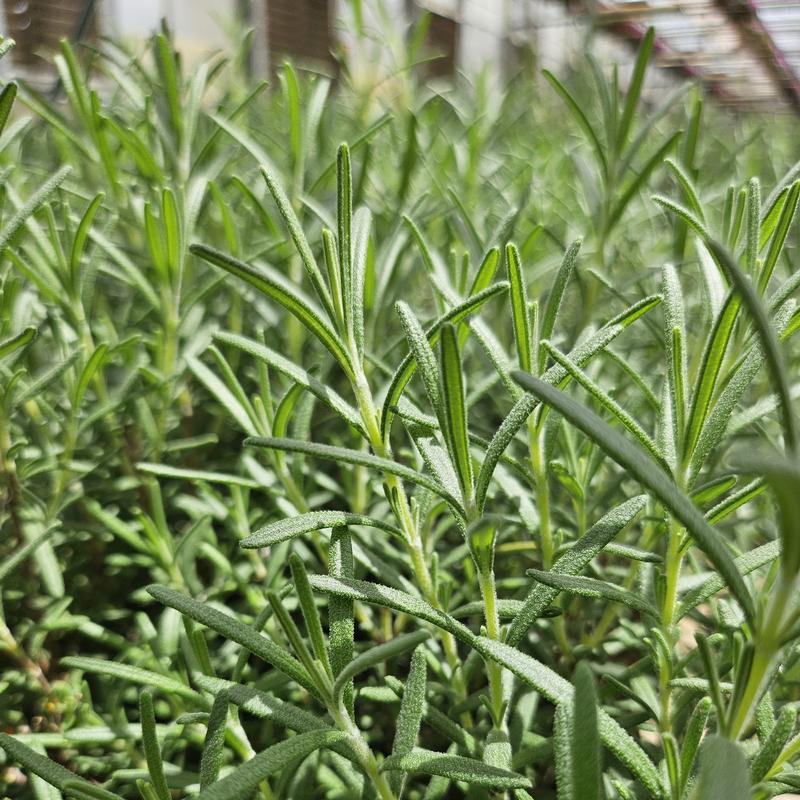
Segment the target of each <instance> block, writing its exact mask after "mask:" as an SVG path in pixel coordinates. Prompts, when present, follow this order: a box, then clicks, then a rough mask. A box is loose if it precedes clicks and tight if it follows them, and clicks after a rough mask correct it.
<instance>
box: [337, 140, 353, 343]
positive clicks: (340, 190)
mask: <svg viewBox="0 0 800 800" xmlns="http://www.w3.org/2000/svg"><path fill="white" fill-rule="evenodd" d="M336 222H337V227H338V234H339V238H338V245H339V269H340V270H341V273H340V277H339V283H340V286H341V289H342V307H343V309H344V322H345V326H346V329H347V330H348V331H352V330H353V243H352V225H353V173H352V168H351V166H350V149H349V148H348V146H347V145H346V144H344V143H342V144H340V145H339V150H338V151H337V153H336Z"/></svg>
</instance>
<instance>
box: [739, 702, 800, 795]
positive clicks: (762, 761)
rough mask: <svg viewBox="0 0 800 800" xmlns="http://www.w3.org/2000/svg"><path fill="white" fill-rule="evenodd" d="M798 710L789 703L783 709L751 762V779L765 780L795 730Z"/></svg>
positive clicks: (757, 781) (754, 780)
mask: <svg viewBox="0 0 800 800" xmlns="http://www.w3.org/2000/svg"><path fill="white" fill-rule="evenodd" d="M796 722H797V710H796V709H794V708H792V707H791V706H789V705H786V706H784V707H783V708H782V709H781V713H780V714H779V715H778V719H777V720H776V722H775V725H773V727H772V730H771V731H770V734H769V736H768V738H767V740H766V741H765V742H763V743H762V745H761V748H760V749H759V751H758V752H757V753H756V756H755V758H754V759H753V761H752V762H751V764H750V780H751V781H752V782H753V783H754V784H756V783H759V782H761V781H763V780H764V778H765V777H766V775H767V773H768V772H769V771H770V769H771V768H772V766H773V764H775V762H776V761H777V760H778V756H780V754H781V753H782V752H783V748H784V747H785V746H786V743H787V742H788V741H789V737H790V736H791V735H792V733H793V732H794V727H795V724H796Z"/></svg>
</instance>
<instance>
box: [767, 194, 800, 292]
mask: <svg viewBox="0 0 800 800" xmlns="http://www.w3.org/2000/svg"><path fill="white" fill-rule="evenodd" d="M798 199H800V181H796V182H795V183H793V184H792V187H791V189H789V192H788V194H787V197H786V201H785V202H784V204H783V208H782V209H781V215H780V217H779V218H778V221H777V224H776V227H775V232H774V233H773V235H772V238H771V239H770V243H769V250H767V255H766V258H765V259H764V265H763V266H762V267H761V274H760V275H759V276H758V293H759V294H761V295H763V294H764V292H765V291H766V290H767V286H768V285H769V280H770V278H771V277H772V273H773V271H774V270H775V266H776V264H777V263H778V258H780V255H781V253H782V252H783V246H784V244H786V238H787V236H788V235H789V229H790V228H791V226H792V222H793V221H794V217H795V213H796V211H797V203H798Z"/></svg>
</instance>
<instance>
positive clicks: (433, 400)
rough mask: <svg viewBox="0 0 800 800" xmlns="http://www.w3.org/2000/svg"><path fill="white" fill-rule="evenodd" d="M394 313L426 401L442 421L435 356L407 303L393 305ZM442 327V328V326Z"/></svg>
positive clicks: (400, 302)
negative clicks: (397, 318) (400, 325)
mask: <svg viewBox="0 0 800 800" xmlns="http://www.w3.org/2000/svg"><path fill="white" fill-rule="evenodd" d="M395 311H396V312H397V315H398V316H399V317H400V323H401V324H402V326H403V332H404V333H405V335H406V339H407V340H408V347H409V355H411V356H413V359H414V363H415V364H416V366H417V369H418V370H419V373H420V376H421V378H422V383H423V385H424V386H425V392H426V394H427V395H428V401H429V402H430V404H431V409H432V410H433V413H434V414H436V416H437V417H438V418H439V421H440V424H441V423H442V420H443V412H442V399H441V395H440V391H439V388H440V387H439V380H438V370H437V367H436V356H435V355H434V353H433V349H432V348H431V345H430V342H429V341H428V337H427V335H426V334H425V331H424V330H423V329H422V325H420V323H419V320H418V319H417V317H416V315H415V314H414V312H413V311H412V310H411V308H410V307H409V306H408V304H407V303H405V302H403V301H402V300H401V301H399V302H398V303H397V304H396V305H395ZM443 327H444V326H443Z"/></svg>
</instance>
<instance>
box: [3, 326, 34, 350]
mask: <svg viewBox="0 0 800 800" xmlns="http://www.w3.org/2000/svg"><path fill="white" fill-rule="evenodd" d="M37 335H38V331H37V329H36V328H35V327H34V326H33V325H29V326H28V327H27V328H25V329H24V330H23V331H21V332H20V333H18V334H17V335H16V336H12V337H11V338H10V339H6V340H5V341H4V342H0V358H5V357H6V356H9V355H11V353H13V352H15V351H16V350H19V349H20V348H22V347H27V346H28V345H29V344H30V343H31V342H32V341H33V340H34V339H35V338H36V336H37Z"/></svg>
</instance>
